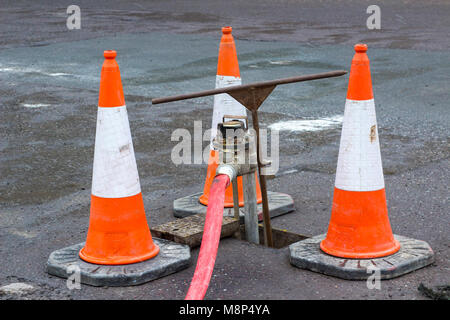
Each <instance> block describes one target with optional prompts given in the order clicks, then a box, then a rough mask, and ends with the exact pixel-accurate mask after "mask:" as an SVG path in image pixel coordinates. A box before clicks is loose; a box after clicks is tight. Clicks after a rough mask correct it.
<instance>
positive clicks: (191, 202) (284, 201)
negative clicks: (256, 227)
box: [173, 191, 295, 221]
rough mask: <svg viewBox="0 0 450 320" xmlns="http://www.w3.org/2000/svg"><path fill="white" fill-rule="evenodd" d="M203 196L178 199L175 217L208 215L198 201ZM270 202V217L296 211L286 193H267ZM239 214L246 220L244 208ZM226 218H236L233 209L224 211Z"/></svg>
mask: <svg viewBox="0 0 450 320" xmlns="http://www.w3.org/2000/svg"><path fill="white" fill-rule="evenodd" d="M201 195H202V193H201V192H199V193H196V194H193V195H190V196H187V197H183V198H180V199H177V200H175V201H174V202H173V215H174V216H175V217H177V218H184V217H187V216H191V215H193V214H198V213H203V214H206V209H207V206H204V205H203V204H201V203H200V202H199V201H198V198H200V196H201ZM267 197H268V200H269V212H270V217H271V218H273V217H277V216H281V215H282V214H286V213H288V212H291V211H294V210H295V208H294V200H292V197H291V196H290V195H288V194H285V193H279V192H271V191H268V192H267ZM239 214H240V217H241V219H244V207H240V208H239ZM223 215H224V216H225V217H227V216H228V217H234V210H233V207H231V208H225V209H224V210H223ZM258 219H259V221H262V204H261V203H260V204H258Z"/></svg>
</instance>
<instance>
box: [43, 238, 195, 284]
mask: <svg viewBox="0 0 450 320" xmlns="http://www.w3.org/2000/svg"><path fill="white" fill-rule="evenodd" d="M153 241H154V243H155V244H156V245H158V246H159V253H158V255H157V256H156V257H154V258H152V259H149V260H146V261H142V262H139V263H133V264H126V265H116V266H108V265H98V264H92V263H88V262H86V261H84V260H81V259H80V257H79V256H78V253H79V251H80V250H81V248H82V247H83V246H84V243H79V244H76V245H73V246H70V247H66V248H62V249H59V250H56V251H54V252H52V253H51V254H50V257H49V258H48V261H47V272H48V273H49V274H51V275H54V276H58V277H61V278H68V277H69V276H70V275H73V274H74V272H76V271H77V270H79V271H80V275H81V283H84V284H89V285H92V286H108V287H122V286H133V285H138V284H142V283H145V282H148V281H151V280H155V279H158V278H161V277H164V276H166V275H169V274H171V273H175V272H177V271H180V270H182V269H185V268H187V267H188V266H189V264H190V260H191V253H190V249H189V247H188V246H186V245H183V244H178V243H175V242H171V241H168V240H164V239H158V238H153Z"/></svg>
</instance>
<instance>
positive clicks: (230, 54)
mask: <svg viewBox="0 0 450 320" xmlns="http://www.w3.org/2000/svg"><path fill="white" fill-rule="evenodd" d="M231 31H232V28H231V27H224V28H222V38H221V40H220V47H219V59H218V63H217V76H216V89H217V88H223V87H228V86H236V85H240V84H241V83H242V81H241V75H240V73H239V64H238V59H237V54H236V46H235V44H234V39H233V36H232V34H231ZM224 115H233V116H247V110H246V109H245V107H244V106H243V105H242V104H240V103H239V102H237V101H236V100H235V99H234V98H232V97H231V96H229V95H228V94H219V95H215V96H214V110H213V118H212V127H211V143H210V146H211V150H210V154H209V160H208V170H207V172H206V180H205V186H204V188H203V194H202V195H201V196H200V198H199V201H200V203H201V204H204V205H205V206H207V205H208V199H209V189H210V187H211V184H212V181H213V179H214V177H215V175H216V169H217V167H218V165H219V152H218V151H216V150H214V147H213V140H214V138H215V137H216V134H217V125H218V124H219V123H221V122H222V119H223V116H224ZM255 179H256V198H257V203H261V202H262V197H261V187H260V186H259V181H258V178H257V176H256V174H255ZM237 181H238V192H239V206H241V207H242V206H243V205H244V192H243V186H242V177H238V178H237ZM224 206H225V207H227V208H229V207H233V188H232V186H231V184H230V186H228V188H227V189H226V191H225V202H224Z"/></svg>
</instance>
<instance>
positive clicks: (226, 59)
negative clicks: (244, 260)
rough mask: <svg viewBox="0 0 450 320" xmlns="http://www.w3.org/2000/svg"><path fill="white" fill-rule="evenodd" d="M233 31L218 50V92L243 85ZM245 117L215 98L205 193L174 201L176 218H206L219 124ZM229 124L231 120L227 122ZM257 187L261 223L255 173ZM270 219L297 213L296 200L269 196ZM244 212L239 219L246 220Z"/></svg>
mask: <svg viewBox="0 0 450 320" xmlns="http://www.w3.org/2000/svg"><path fill="white" fill-rule="evenodd" d="M231 30H232V29H231V27H224V28H222V38H221V41H220V47H219V59H218V63H217V75H216V88H221V87H225V86H233V85H240V84H241V77H240V73H239V65H238V59H237V54H236V46H235V44H234V39H233V36H232V35H231ZM225 115H228V116H246V115H247V110H246V108H245V107H244V106H243V105H242V104H240V103H239V102H237V101H236V100H235V99H233V98H232V97H231V96H229V95H228V94H219V95H215V96H214V111H213V117H212V127H211V141H210V142H211V143H210V154H209V159H208V169H207V172H206V179H205V184H204V188H203V192H197V193H195V194H192V195H189V196H185V197H182V198H178V199H175V200H174V201H173V213H174V216H175V217H177V218H184V217H187V216H190V215H194V214H206V208H207V207H206V206H207V205H208V200H209V190H210V187H211V184H212V181H213V179H214V176H215V175H216V169H217V167H218V165H219V153H218V152H217V151H216V150H214V146H213V140H214V138H215V137H216V134H217V124H218V123H221V122H222V121H223V116H225ZM228 120H229V119H228ZM237 182H238V183H237V184H238V198H239V207H243V206H244V192H243V181H242V177H238V178H237ZM255 186H256V198H257V204H258V205H257V210H258V212H259V213H258V219H259V220H262V197H261V187H260V185H259V181H258V178H257V175H256V173H255ZM267 198H268V203H269V213H270V217H271V218H273V217H276V216H280V215H282V214H286V213H289V212H292V211H294V200H293V199H292V197H291V196H290V195H288V194H285V193H280V192H272V191H268V192H267ZM244 211H245V210H241V213H240V215H241V216H244ZM223 215H224V216H234V211H233V188H232V186H229V187H228V188H227V189H226V191H225V202H224V211H223Z"/></svg>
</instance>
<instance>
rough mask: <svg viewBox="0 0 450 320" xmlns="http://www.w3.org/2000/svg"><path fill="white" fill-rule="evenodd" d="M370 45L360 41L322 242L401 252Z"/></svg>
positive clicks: (351, 249) (375, 253) (360, 250)
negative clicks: (389, 197) (393, 219)
mask: <svg viewBox="0 0 450 320" xmlns="http://www.w3.org/2000/svg"><path fill="white" fill-rule="evenodd" d="M366 51H367V46H366V45H364V44H357V45H356V46H355V52H356V53H355V55H354V57H353V60H352V67H351V71H350V80H349V85H348V91H347V101H346V104H345V113H344V123H343V127H342V135H341V142H340V148H339V158H338V164H337V170H336V181H335V188H334V199H333V207H332V212H331V220H330V224H329V227H328V233H327V236H326V238H325V239H324V240H323V241H322V242H321V244H320V248H321V249H322V250H323V251H325V252H326V253H328V254H330V255H333V256H337V257H343V258H360V259H366V258H377V257H383V256H387V255H390V254H393V253H395V252H397V251H398V250H399V249H400V244H399V242H398V241H397V240H395V239H394V236H393V234H392V230H391V225H390V223H389V218H388V211H387V206H386V195H385V189H384V178H383V168H382V165H381V155H380V144H379V141H378V129H377V122H376V115H375V104H374V100H373V92H372V81H371V77H370V68H369V59H368V57H367V54H366Z"/></svg>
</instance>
